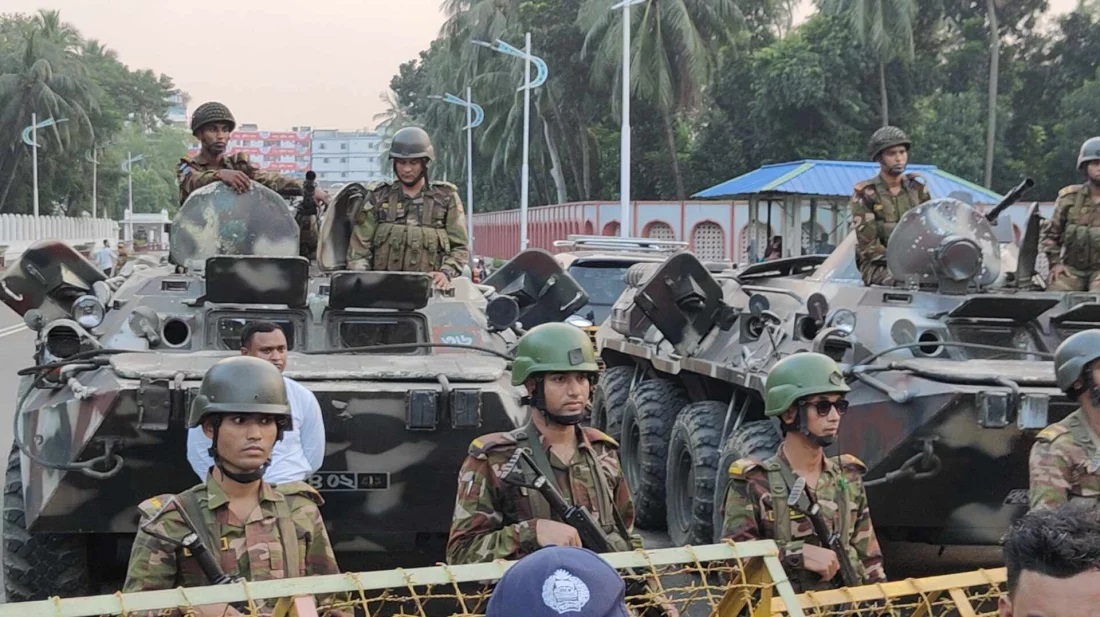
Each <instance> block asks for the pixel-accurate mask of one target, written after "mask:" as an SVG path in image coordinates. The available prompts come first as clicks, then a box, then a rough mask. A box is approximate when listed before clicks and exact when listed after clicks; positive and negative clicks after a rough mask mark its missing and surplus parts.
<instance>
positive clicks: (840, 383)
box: [722, 352, 886, 592]
mask: <svg viewBox="0 0 1100 617" xmlns="http://www.w3.org/2000/svg"><path fill="white" fill-rule="evenodd" d="M765 387H766V394H765V409H764V413H765V415H767V416H768V417H769V418H773V417H779V420H780V427H781V429H782V431H783V441H782V443H781V444H780V447H779V452H777V453H776V454H775V455H774V456H772V457H771V458H769V459H767V460H765V461H756V460H752V459H740V460H738V461H736V462H734V463H733V464H732V465H731V466H730V468H729V475H730V484H729V487H728V488H727V489H726V498H725V509H724V519H723V525H722V537H723V538H727V539H731V540H734V541H736V542H740V541H746V540H763V539H772V540H775V542H776V544H778V545H779V549H780V560H781V561H782V562H783V568H784V569H785V570H786V572H787V576H788V577H789V578H790V580H791V584H792V585H794V587H795V590H796V591H797V592H803V591H817V590H821V589H828V588H830V587H833V586H834V585H833V583H832V581H833V579H834V577H836V576H837V574H838V572H841V571H842V568H843V567H844V566H845V564H842V563H841V561H840V560H841V559H844V560H846V562H847V565H848V566H850V567H851V571H852V572H853V574H854V575H855V578H856V579H857V580H858V582H857V583H856V584H869V583H878V582H884V581H885V580H886V572H885V570H884V569H883V565H882V551H881V550H880V549H879V545H878V539H877V538H876V537H875V530H874V527H873V526H872V524H871V511H870V508H869V507H868V504H867V492H866V491H865V490H864V488H863V474H864V473H866V472H867V467H866V466H865V465H864V464H863V463H862V462H861V461H860V460H859V459H857V458H856V457H854V456H852V455H850V454H842V455H840V457H839V460H833V459H829V458H827V457H826V456H825V447H827V446H829V445H831V444H832V443H833V441H834V440H835V439H836V436H837V434H838V432H839V430H840V419H841V416H843V415H844V412H845V411H847V410H848V401H847V400H845V399H844V395H845V394H846V393H847V392H848V391H849V388H848V386H847V384H846V383H845V381H844V376H843V375H842V374H841V373H840V369H839V367H837V364H836V362H834V361H833V360H832V359H831V358H829V357H828V356H826V355H823V354H819V353H809V352H803V353H797V354H794V355H792V356H788V357H786V358H784V359H782V360H780V361H779V362H777V363H776V364H775V366H774V367H772V370H771V372H769V373H768V379H767V383H766V386H765ZM792 491H793V492H796V493H801V497H797V496H796V498H797V499H798V503H797V504H796V505H795V506H791V505H789V503H790V501H789V499H790V496H791V494H792ZM815 505H816V506H817V507H820V513H821V516H822V517H823V518H824V520H825V524H826V525H827V526H828V529H829V530H830V531H831V532H833V533H839V539H840V543H841V545H843V547H844V548H845V549H846V550H845V553H846V554H844V555H838V554H837V553H836V552H835V551H833V550H832V549H830V548H828V547H827V546H823V544H824V543H823V542H822V540H821V539H820V538H819V536H818V534H817V533H815V529H814V526H813V521H812V520H811V517H810V516H809V515H808V514H807V513H808V512H813V508H814V506H815Z"/></svg>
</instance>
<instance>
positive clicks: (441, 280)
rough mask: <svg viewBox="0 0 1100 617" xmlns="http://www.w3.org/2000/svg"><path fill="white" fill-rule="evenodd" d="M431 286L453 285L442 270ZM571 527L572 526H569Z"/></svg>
mask: <svg viewBox="0 0 1100 617" xmlns="http://www.w3.org/2000/svg"><path fill="white" fill-rule="evenodd" d="M432 287H434V288H436V289H444V290H446V289H450V288H452V287H454V285H452V284H451V279H449V278H447V275H446V274H443V273H442V272H432ZM570 529H572V527H570Z"/></svg>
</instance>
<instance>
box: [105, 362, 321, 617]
mask: <svg viewBox="0 0 1100 617" xmlns="http://www.w3.org/2000/svg"><path fill="white" fill-rule="evenodd" d="M187 423H188V426H189V427H196V426H201V427H202V430H203V431H204V432H205V433H206V435H207V436H208V437H210V439H211V441H212V443H213V446H212V448H211V449H212V450H213V451H214V461H215V467H216V468H215V469H214V470H213V471H212V472H211V473H210V474H209V475H208V476H207V478H206V482H205V483H203V484H199V485H197V486H195V487H193V488H191V489H188V490H187V491H184V492H183V493H180V494H178V495H160V496H158V497H154V498H152V499H148V500H146V501H144V502H142V504H141V505H140V506H138V508H139V509H140V511H141V522H140V523H139V531H138V534H137V538H135V540H134V547H133V550H132V552H131V554H130V565H129V569H128V571H127V573H126V583H125V585H124V586H123V589H122V591H123V592H132V591H150V590H157V589H174V588H176V587H195V586H201V585H208V584H211V581H210V580H209V577H208V576H207V575H206V574H204V572H203V570H202V568H201V566H200V564H199V563H198V559H197V558H196V555H197V554H199V553H201V551H199V553H197V552H196V551H194V550H184V548H183V546H182V544H181V542H182V541H183V540H184V539H185V537H186V536H188V535H189V534H191V533H194V534H195V535H197V536H198V537H199V538H200V539H201V540H202V546H203V547H205V551H206V552H207V553H210V554H212V555H213V557H214V560H215V561H216V563H217V564H218V565H219V566H220V569H221V571H222V573H224V574H226V575H228V576H230V577H241V578H244V579H246V580H248V581H263V580H271V579H284V578H295V577H300V576H313V575H322V574H337V573H339V570H338V568H337V565H336V559H335V557H334V555H333V552H332V546H331V544H330V542H329V538H328V533H327V531H326V530H325V525H324V522H323V521H322V520H321V512H320V510H318V506H320V505H321V504H322V503H323V500H322V499H321V496H320V494H319V493H317V491H315V490H314V489H313V488H312V487H310V486H309V485H308V484H306V483H305V482H291V483H288V484H281V485H279V486H273V485H271V484H268V483H267V482H264V481H263V473H264V470H265V469H266V468H267V466H268V465H269V464H270V463H271V450H272V448H273V447H274V445H275V443H276V442H277V441H279V439H281V438H282V436H283V434H284V432H285V431H287V430H290V429H293V428H294V427H293V422H292V420H291V415H290V408H289V406H288V404H287V396H286V388H285V386H284V385H283V378H282V375H281V374H280V373H279V370H278V369H276V368H275V367H274V366H272V364H271V363H269V362H264V361H263V360H260V359H258V358H250V357H246V356H236V357H232V358H226V359H224V360H221V361H220V362H218V363H217V364H215V365H214V366H212V367H211V368H210V370H208V371H207V373H206V375H205V376H204V377H203V380H202V385H201V386H200V387H199V390H198V394H197V396H196V397H195V400H194V402H193V403H192V405H191V412H190V415H189V417H188V422H187ZM268 608H270V607H268ZM202 614H204V615H223V614H226V615H236V614H238V613H237V612H236V611H235V610H234V609H232V608H227V607H226V606H225V605H221V606H214V607H206V608H205V609H204V611H203V613H202Z"/></svg>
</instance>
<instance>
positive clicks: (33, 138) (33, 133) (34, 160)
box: [23, 111, 68, 235]
mask: <svg viewBox="0 0 1100 617" xmlns="http://www.w3.org/2000/svg"><path fill="white" fill-rule="evenodd" d="M67 121H68V118H61V119H59V120H55V119H53V118H47V119H45V120H43V121H42V122H39V121H38V114H37V113H35V112H33V111H32V112H31V125H30V126H28V127H26V128H24V129H23V143H25V144H27V145H28V146H30V147H31V175H32V184H33V185H34V227H35V235H37V233H38V224H39V220H38V129H44V128H46V127H48V126H53V125H55V124H61V123H62V122H67Z"/></svg>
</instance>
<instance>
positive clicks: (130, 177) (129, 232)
mask: <svg viewBox="0 0 1100 617" xmlns="http://www.w3.org/2000/svg"><path fill="white" fill-rule="evenodd" d="M143 158H145V156H144V155H142V154H139V155H137V156H132V155H131V153H130V152H127V153H126V162H125V163H123V164H122V171H124V172H126V184H127V190H128V193H129V197H128V201H127V204H128V205H127V207H126V241H127V242H129V241H130V240H132V239H133V235H134V223H133V218H134V174H133V173H131V172H132V170H133V164H134V163H136V162H138V161H140V160H142V159H143Z"/></svg>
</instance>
